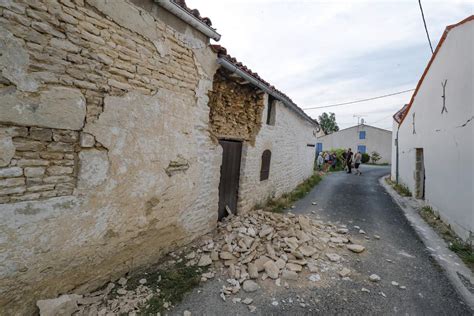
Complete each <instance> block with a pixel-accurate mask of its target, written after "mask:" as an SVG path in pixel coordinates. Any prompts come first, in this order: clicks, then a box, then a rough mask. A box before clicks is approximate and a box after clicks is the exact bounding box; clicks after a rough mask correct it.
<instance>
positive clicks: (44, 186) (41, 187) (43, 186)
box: [26, 184, 55, 192]
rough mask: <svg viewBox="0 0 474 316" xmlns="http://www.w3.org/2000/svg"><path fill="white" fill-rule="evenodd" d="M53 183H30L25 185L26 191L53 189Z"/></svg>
mask: <svg viewBox="0 0 474 316" xmlns="http://www.w3.org/2000/svg"><path fill="white" fill-rule="evenodd" d="M54 187H55V185H54V184H39V185H32V186H27V187H26V191H28V192H39V191H49V190H54Z"/></svg>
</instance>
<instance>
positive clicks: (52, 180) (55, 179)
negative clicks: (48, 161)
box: [43, 175, 74, 183]
mask: <svg viewBox="0 0 474 316" xmlns="http://www.w3.org/2000/svg"><path fill="white" fill-rule="evenodd" d="M72 181H74V178H73V177H71V176H64V175H62V176H50V177H46V178H43V182H44V183H62V182H72Z"/></svg>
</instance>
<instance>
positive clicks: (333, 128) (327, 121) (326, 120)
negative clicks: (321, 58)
mask: <svg viewBox="0 0 474 316" xmlns="http://www.w3.org/2000/svg"><path fill="white" fill-rule="evenodd" d="M319 124H320V125H321V129H322V130H323V131H324V133H325V134H326V135H327V134H331V133H333V132H337V131H338V130H339V126H337V123H336V114H334V113H329V114H328V113H326V112H324V113H323V114H321V115H320V116H319Z"/></svg>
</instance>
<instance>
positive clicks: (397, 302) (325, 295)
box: [170, 166, 472, 315]
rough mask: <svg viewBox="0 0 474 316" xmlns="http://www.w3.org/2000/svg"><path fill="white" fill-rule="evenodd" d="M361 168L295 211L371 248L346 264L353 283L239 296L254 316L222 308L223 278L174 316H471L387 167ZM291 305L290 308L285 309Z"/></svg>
mask: <svg viewBox="0 0 474 316" xmlns="http://www.w3.org/2000/svg"><path fill="white" fill-rule="evenodd" d="M361 170H362V172H363V175H362V176H356V175H353V174H346V173H345V172H337V173H332V174H329V175H327V176H326V177H325V178H324V179H323V181H322V182H321V183H320V184H319V185H318V186H316V187H315V188H314V189H313V190H312V191H311V192H310V193H309V194H308V195H307V196H306V197H305V198H303V199H302V200H300V201H298V202H297V203H296V204H295V208H294V209H293V210H292V212H293V213H296V214H310V215H311V216H313V217H319V218H320V219H322V220H324V221H330V222H333V223H338V224H346V225H347V228H349V231H350V234H351V235H352V236H355V238H357V240H358V241H360V243H362V244H363V245H364V246H366V251H365V252H364V253H363V254H361V255H356V256H355V257H351V258H348V260H347V262H346V266H347V267H348V268H350V269H351V270H352V271H355V272H356V273H354V274H355V275H354V276H351V279H350V280H346V281H344V280H339V279H337V278H336V277H333V278H332V280H328V282H327V283H326V286H319V287H314V288H307V287H301V288H298V287H296V288H294V287H292V288H290V289H288V290H283V291H282V290H275V291H274V292H272V291H261V292H260V293H256V294H254V293H251V294H253V295H245V294H242V295H241V297H242V298H244V297H247V296H250V297H252V298H253V299H254V305H256V306H257V310H256V311H255V312H254V313H250V312H249V310H248V309H247V308H246V306H245V305H244V304H240V303H237V304H234V303H232V302H231V301H230V299H228V300H227V301H226V302H223V301H222V300H221V298H220V297H219V289H220V288H221V287H222V285H223V284H225V280H218V279H215V280H212V281H208V282H206V283H204V284H203V285H202V286H200V287H199V288H198V289H196V290H194V291H193V292H192V293H190V294H189V295H187V296H186V298H185V299H184V301H183V302H182V303H181V304H179V305H178V306H177V307H176V308H175V309H173V310H172V311H171V312H170V314H173V315H182V314H183V311H185V310H188V311H191V312H192V315H334V314H338V315H472V312H471V311H470V309H469V308H468V307H467V306H466V305H465V304H464V303H463V302H462V300H461V298H460V297H459V295H458V294H457V293H456V292H455V290H454V288H453V287H452V286H451V284H450V283H449V281H448V279H447V278H446V277H445V275H444V274H443V272H442V271H441V268H440V267H439V266H438V265H436V263H435V261H434V260H433V259H432V258H431V257H430V255H429V252H428V250H427V249H426V247H425V246H424V244H423V243H422V242H421V241H420V239H419V238H418V236H417V235H416V233H415V231H414V230H413V229H412V228H411V226H410V224H409V223H408V221H407V220H406V219H405V217H404V215H403V212H402V211H401V210H400V209H399V207H398V206H397V205H396V204H395V203H394V202H393V201H392V199H391V197H390V196H389V195H388V194H387V193H386V192H385V190H384V189H383V187H381V186H380V184H379V183H378V179H379V178H380V177H382V176H383V175H385V174H388V173H389V171H390V170H389V167H371V166H363V167H362V169H361ZM313 202H316V203H317V204H316V205H313ZM354 226H358V227H360V229H362V230H363V231H365V234H361V233H359V230H360V229H359V228H356V227H354ZM374 235H378V236H380V239H375V238H374ZM366 236H367V237H369V238H370V239H366ZM374 273H375V274H377V275H378V276H380V278H381V280H380V281H379V282H376V283H374V282H370V281H368V276H369V275H371V274H374ZM336 279H337V280H336ZM392 281H395V282H397V283H398V284H399V286H394V285H393V284H392ZM400 285H401V286H404V287H405V289H402V288H400ZM362 288H364V289H367V290H368V291H370V292H367V291H362ZM301 298H303V299H304V301H301ZM290 299H291V301H292V304H288V302H289V300H290ZM275 301H277V302H278V305H276V304H275V303H274V302H275ZM272 302H273V304H272ZM301 302H303V304H301ZM302 305H304V306H302Z"/></svg>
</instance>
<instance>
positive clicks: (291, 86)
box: [187, 0, 473, 129]
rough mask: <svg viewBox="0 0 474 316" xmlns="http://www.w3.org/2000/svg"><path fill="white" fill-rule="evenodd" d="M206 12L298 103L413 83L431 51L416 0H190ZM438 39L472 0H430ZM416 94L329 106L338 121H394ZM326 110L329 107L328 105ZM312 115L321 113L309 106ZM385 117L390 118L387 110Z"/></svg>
mask: <svg viewBox="0 0 474 316" xmlns="http://www.w3.org/2000/svg"><path fill="white" fill-rule="evenodd" d="M187 3H188V6H190V7H192V8H198V9H199V10H200V12H201V14H202V15H204V16H209V17H210V18H211V20H212V22H213V26H214V27H216V28H217V30H218V32H220V33H221V34H222V39H221V42H220V44H221V45H223V46H225V47H226V48H227V49H228V52H229V53H230V54H231V55H233V56H235V57H236V58H237V59H239V60H240V61H242V62H243V63H244V64H245V65H247V66H248V67H249V68H251V69H252V70H253V71H255V72H258V73H259V75H260V76H262V78H264V79H265V80H266V81H268V82H270V83H272V84H273V85H275V86H276V87H277V88H278V89H280V90H282V91H283V92H285V93H286V94H287V95H288V96H290V97H291V98H292V99H293V100H294V101H295V102H296V103H297V104H298V105H299V106H300V107H302V108H307V107H311V106H318V105H325V104H331V103H340V102H345V101H351V100H356V99H363V98H367V97H371V96H377V95H381V94H387V93H392V92H396V91H400V90H406V89H411V88H414V87H415V85H416V83H417V81H418V79H419V77H420V76H421V73H422V72H423V70H424V68H425V66H426V64H427V62H428V60H429V58H430V56H431V52H430V50H429V46H428V43H427V39H426V34H425V30H424V27H423V22H422V19H421V15H420V11H419V7H418V3H417V1H412V0H399V1H383V0H379V1H359V0H353V1H347V0H341V1H339V0H333V1H314V0H313V1H309V0H306V1H296V0H291V1H290V0H287V1H272V0H239V1H237V0H226V1H217V0H215V1H212V0H187ZM422 3H423V8H424V12H425V17H426V20H427V23H428V29H429V32H430V36H431V39H432V41H433V45H436V44H437V42H438V40H439V38H440V37H441V35H442V32H443V31H444V28H445V27H446V26H447V25H449V24H453V23H457V22H458V21H460V20H462V19H464V18H465V17H467V16H469V15H471V14H473V5H472V4H471V2H470V1H455V0H449V1H448V0H446V1H435V0H433V1H428V0H424V1H423V2H422ZM410 97H411V94H410V93H408V94H404V95H398V96H394V97H390V98H387V99H381V100H377V101H372V102H367V103H359V104H354V105H348V106H342V107H337V108H332V109H327V110H330V111H332V112H335V113H336V118H337V121H338V123H339V125H340V127H342V128H345V127H348V126H351V125H353V124H355V123H357V119H356V118H354V117H353V115H354V114H361V113H362V114H365V116H366V117H365V119H366V121H367V122H368V123H370V122H376V124H375V125H376V126H379V127H382V128H389V129H391V124H392V122H391V118H390V117H387V116H390V115H389V114H390V111H393V112H392V114H393V113H394V112H395V111H397V110H398V109H399V108H401V107H402V106H403V104H404V103H407V102H408V101H409V99H410ZM327 110H326V111H327ZM307 113H308V114H309V115H311V116H312V117H315V118H316V117H317V116H318V115H320V114H321V113H322V111H319V110H309V111H307ZM384 117H385V118H384Z"/></svg>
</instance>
